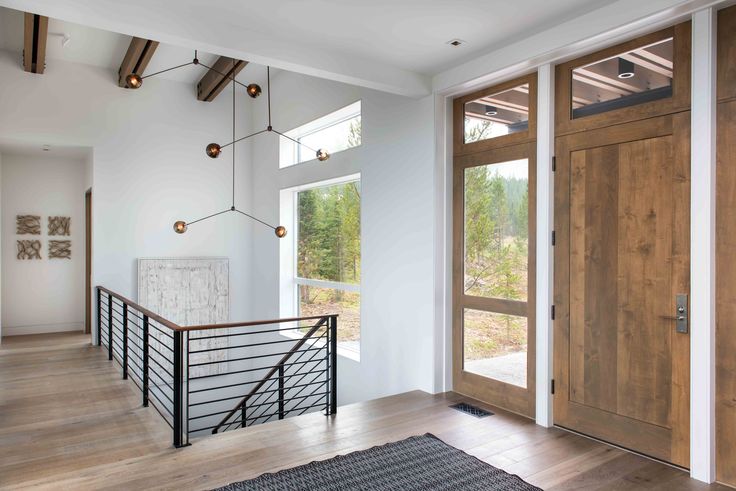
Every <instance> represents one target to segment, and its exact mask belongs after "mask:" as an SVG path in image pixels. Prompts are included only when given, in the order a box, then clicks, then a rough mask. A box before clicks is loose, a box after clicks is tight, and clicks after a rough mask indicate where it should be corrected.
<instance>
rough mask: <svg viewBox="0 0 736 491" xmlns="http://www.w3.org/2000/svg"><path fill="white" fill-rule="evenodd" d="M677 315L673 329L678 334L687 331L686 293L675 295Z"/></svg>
mask: <svg viewBox="0 0 736 491" xmlns="http://www.w3.org/2000/svg"><path fill="white" fill-rule="evenodd" d="M676 304H677V316H676V327H675V330H676V331H677V332H678V333H680V334H687V333H688V311H687V308H688V302H687V295H685V294H683V293H681V294H678V295H677V296H676Z"/></svg>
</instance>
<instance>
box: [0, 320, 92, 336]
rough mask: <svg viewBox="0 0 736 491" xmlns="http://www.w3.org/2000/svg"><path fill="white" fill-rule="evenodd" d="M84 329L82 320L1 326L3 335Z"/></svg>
mask: <svg viewBox="0 0 736 491" xmlns="http://www.w3.org/2000/svg"><path fill="white" fill-rule="evenodd" d="M69 331H84V322H66V323H61V324H39V325H35V326H3V327H2V333H3V336H23V335H26V334H47V333H52V332H69Z"/></svg>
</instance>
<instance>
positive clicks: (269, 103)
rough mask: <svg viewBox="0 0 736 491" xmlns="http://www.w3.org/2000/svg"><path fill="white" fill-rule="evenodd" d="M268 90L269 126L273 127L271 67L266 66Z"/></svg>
mask: <svg viewBox="0 0 736 491" xmlns="http://www.w3.org/2000/svg"><path fill="white" fill-rule="evenodd" d="M266 92H267V96H268V127H269V128H271V67H270V66H267V67H266Z"/></svg>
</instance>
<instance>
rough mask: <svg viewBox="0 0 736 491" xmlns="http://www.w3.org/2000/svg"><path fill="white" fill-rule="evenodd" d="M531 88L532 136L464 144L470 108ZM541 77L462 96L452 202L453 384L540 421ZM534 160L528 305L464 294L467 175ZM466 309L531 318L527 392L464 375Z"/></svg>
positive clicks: (457, 102)
mask: <svg viewBox="0 0 736 491" xmlns="http://www.w3.org/2000/svg"><path fill="white" fill-rule="evenodd" d="M523 84H528V85H529V118H528V120H529V126H528V129H527V130H526V131H521V132H518V133H514V134H510V135H504V136H500V137H496V138H490V139H487V140H481V141H478V142H473V143H465V142H464V136H463V135H464V115H465V103H466V102H469V101H472V100H474V99H477V98H479V97H482V96H483V95H487V94H493V93H496V92H502V91H504V90H507V89H510V88H513V87H517V86H519V85H523ZM536 139H537V73H536V72H534V73H531V74H528V75H524V76H521V77H517V78H514V79H513V80H508V81H506V82H503V83H501V84H497V85H493V86H490V87H486V88H483V89H481V90H477V91H474V92H473V93H471V94H466V95H464V96H462V97H458V98H456V99H454V101H453V140H454V142H455V145H454V150H453V153H454V160H453V173H452V175H453V191H452V194H453V203H452V215H453V218H452V222H453V232H452V258H453V259H452V262H453V268H452V278H451V284H452V312H451V318H452V360H451V365H452V380H453V390H454V391H455V392H458V393H461V394H464V395H467V396H469V397H473V398H475V399H478V400H481V401H483V402H486V403H489V404H492V405H495V406H498V407H501V408H503V409H507V410H509V411H512V412H515V413H517V414H521V415H523V416H527V417H530V418H534V417H535V412H536V348H537V346H536V315H537V312H536V251H537V240H536V231H537V228H536V227H537V222H536V213H537V206H536V199H537V192H536V190H537V179H536V172H537V161H536V153H537V148H536ZM518 159H528V172H529V184H528V188H529V202H528V209H529V215H528V219H529V250H528V271H527V301H526V305H524V302H518V301H513V300H503V299H496V298H482V297H475V296H469V295H465V294H464V288H463V285H464V281H463V279H464V266H465V261H464V254H463V251H464V219H463V216H464V199H465V198H464V170H465V169H466V168H469V167H474V166H478V165H486V164H494V163H501V162H506V161H510V160H518ZM465 308H472V309H476V310H483V311H488V312H497V313H502V314H509V315H520V316H525V317H526V318H527V387H526V388H523V387H519V386H515V385H512V384H508V383H504V382H501V381H497V380H492V379H489V378H486V377H483V376H481V375H477V374H474V373H471V372H466V371H464V370H463V361H464V360H463V358H464V357H463V341H462V340H463V311H464V309H465Z"/></svg>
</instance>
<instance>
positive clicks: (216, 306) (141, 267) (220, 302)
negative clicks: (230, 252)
mask: <svg viewBox="0 0 736 491" xmlns="http://www.w3.org/2000/svg"><path fill="white" fill-rule="evenodd" d="M229 275H230V270H229V260H228V259H227V258H177V259H168V258H153V259H139V260H138V303H139V304H141V305H142V306H143V307H145V308H147V309H149V310H152V311H153V312H156V313H158V314H159V315H161V316H162V317H163V318H165V319H168V320H170V321H172V322H174V323H176V324H178V325H180V326H196V325H203V324H221V323H225V322H228V320H229V319H230V289H229V282H230V281H229ZM210 334H211V335H218V334H227V330H225V329H215V330H213V331H210ZM151 335H157V334H156V331H155V330H152V331H151ZM162 341H166V340H163V339H162ZM227 346H228V342H227V338H221V339H208V340H202V341H198V342H196V348H195V347H193V348H192V349H197V350H199V349H216V348H224V347H227ZM226 360H227V352H226V350H219V351H210V352H206V353H197V354H192V355H191V359H190V363H191V364H195V363H207V362H215V361H221V362H225V361H226ZM226 365H227V363H215V364H212V365H206V366H200V367H191V368H190V376H192V377H198V376H201V375H214V374H218V373H224V372H225V371H226V369H227V366H226Z"/></svg>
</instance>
